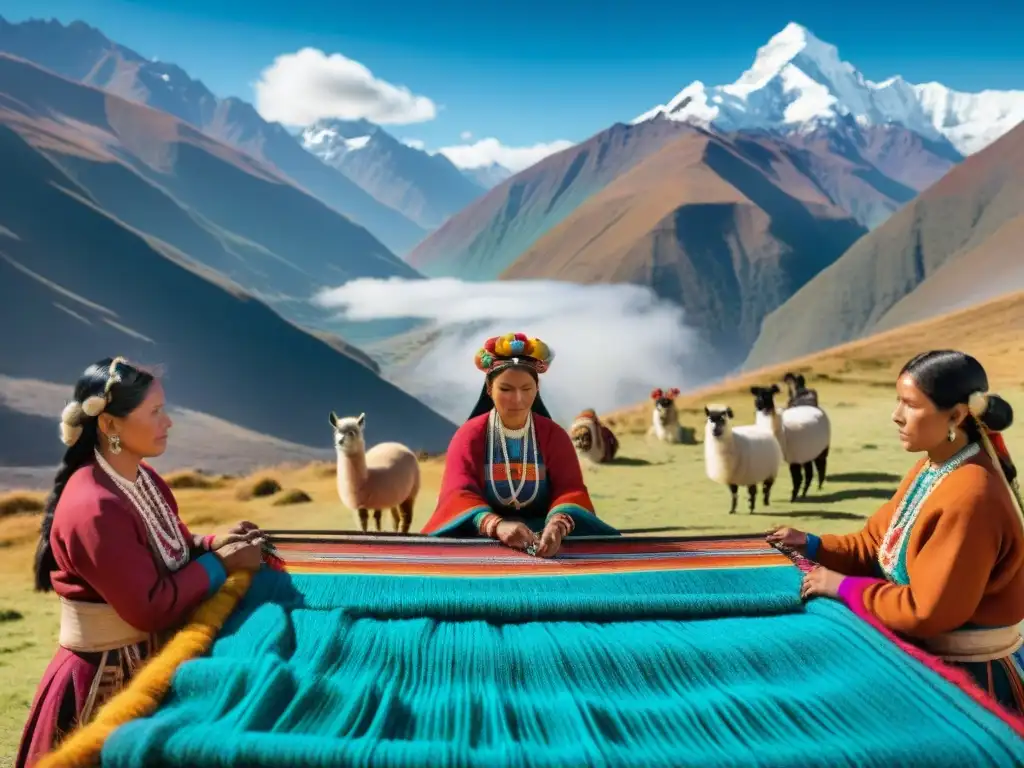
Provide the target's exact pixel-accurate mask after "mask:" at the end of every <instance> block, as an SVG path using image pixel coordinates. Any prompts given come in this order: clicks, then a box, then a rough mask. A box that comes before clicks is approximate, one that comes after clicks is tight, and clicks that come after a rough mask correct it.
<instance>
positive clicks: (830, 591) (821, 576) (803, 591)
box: [800, 565, 846, 600]
mask: <svg viewBox="0 0 1024 768" xmlns="http://www.w3.org/2000/svg"><path fill="white" fill-rule="evenodd" d="M845 578H846V577H845V576H843V574H841V573H836V572H835V571H830V570H829V569H828V568H825V567H823V566H820V565H819V566H817V567H816V568H814V569H813V570H811V571H809V572H808V573H807V575H806V576H804V580H803V583H802V584H801V585H800V597H801V598H802V599H804V600H807V599H808V598H811V597H839V585H840V584H842V583H843V579H845Z"/></svg>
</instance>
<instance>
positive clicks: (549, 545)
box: [537, 523, 565, 557]
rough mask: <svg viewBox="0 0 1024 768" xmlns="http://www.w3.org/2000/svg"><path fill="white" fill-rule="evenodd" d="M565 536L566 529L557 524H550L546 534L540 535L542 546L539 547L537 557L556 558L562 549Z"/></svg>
mask: <svg viewBox="0 0 1024 768" xmlns="http://www.w3.org/2000/svg"><path fill="white" fill-rule="evenodd" d="M564 536H565V528H564V527H563V526H561V525H558V524H557V523H548V524H547V525H546V526H545V527H544V532H543V533H541V535H540V544H538V545H537V557H554V556H555V555H557V554H558V551H559V550H560V549H561V548H562V538H563V537H564Z"/></svg>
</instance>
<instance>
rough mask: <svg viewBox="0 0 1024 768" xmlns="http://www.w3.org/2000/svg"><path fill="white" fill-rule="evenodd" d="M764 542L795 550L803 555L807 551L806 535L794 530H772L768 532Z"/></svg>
mask: <svg viewBox="0 0 1024 768" xmlns="http://www.w3.org/2000/svg"><path fill="white" fill-rule="evenodd" d="M765 540H766V541H767V542H768V543H769V544H782V545H783V546H784V547H789V548H790V549H795V550H796V551H797V552H799V553H800V554H805V552H806V550H807V534H806V533H804V532H803V531H798V530H797V529H796V528H773V529H772V530H770V531H768V533H767V535H766V536H765Z"/></svg>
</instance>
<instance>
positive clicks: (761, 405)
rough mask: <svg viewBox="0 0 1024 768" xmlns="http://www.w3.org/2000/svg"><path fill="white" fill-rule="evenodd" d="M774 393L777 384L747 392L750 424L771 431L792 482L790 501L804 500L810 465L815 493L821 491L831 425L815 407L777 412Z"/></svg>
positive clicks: (808, 483) (809, 483) (826, 417)
mask: <svg viewBox="0 0 1024 768" xmlns="http://www.w3.org/2000/svg"><path fill="white" fill-rule="evenodd" d="M778 392H779V386H778V384H772V385H771V387H751V388H750V393H751V394H752V395H753V396H754V408H755V409H756V411H757V413H756V415H755V418H754V421H755V423H757V424H761V425H763V426H765V427H767V428H769V429H771V430H772V432H773V433H774V434H775V438H776V439H777V440H778V441H779V445H780V446H782V457H783V459H784V460H785V462H786V463H787V464H789V476H790V477H791V478H792V480H793V494H792V496H791V497H790V501H796V498H797V495H800V496H807V489H808V488H810V486H811V476H812V475H813V470H812V466H811V465H812V463H813V465H814V468H816V469H817V470H818V490H821V486H822V485H823V484H824V482H825V469H826V467H827V464H828V449H829V445H830V443H831V442H832V425H831V423H830V422H829V419H828V414H827V413H825V412H824V411H823V410H822V409H821V408H818V407H816V406H812V405H795V406H793V407H792V408H783V409H777V408H776V407H775V395H776V394H777V393H778ZM801 472H802V473H803V477H802V478H801ZM801 482H802V483H803V491H802V492H801V489H800V486H801Z"/></svg>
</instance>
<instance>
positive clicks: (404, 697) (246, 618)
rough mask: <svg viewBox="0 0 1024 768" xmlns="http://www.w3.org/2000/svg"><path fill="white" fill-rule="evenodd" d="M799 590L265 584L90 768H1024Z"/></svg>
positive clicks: (758, 582)
mask: <svg viewBox="0 0 1024 768" xmlns="http://www.w3.org/2000/svg"><path fill="white" fill-rule="evenodd" d="M799 582H800V574H799V573H798V572H797V571H796V569H794V568H789V567H766V568H746V569H714V570H712V569H709V570H689V571H688V570H680V571H670V572H661V573H622V574H611V575H595V576H572V577H540V578H536V577H534V578H517V577H514V576H509V577H507V578H501V579H483V580H481V579H475V580H474V579H468V578H465V579H463V578H430V577H420V576H399V577H396V576H387V577H383V576H382V577H374V576H344V575H314V576H302V575H299V576H295V575H288V574H285V573H279V572H273V571H264V572H261V573H260V574H259V575H258V576H257V578H256V579H255V581H254V584H253V587H252V589H251V590H250V591H249V593H248V595H247V596H246V598H245V599H244V601H243V603H242V604H241V606H240V607H239V609H238V610H237V611H236V613H235V615H234V616H233V617H232V618H231V619H230V621H229V623H228V624H227V625H226V626H225V628H224V630H223V631H222V633H221V635H220V637H219V638H218V639H217V641H216V643H215V644H214V646H213V649H212V652H211V654H210V656H209V657H205V658H202V659H198V660H195V661H192V662H188V663H186V664H185V665H183V666H182V667H181V668H180V669H179V671H178V672H177V674H176V675H175V678H174V681H173V685H172V690H171V692H170V693H169V695H168V697H167V698H166V699H165V701H164V703H163V705H162V706H161V708H160V709H159V710H158V711H157V712H156V713H155V714H154V715H153V716H152V717H148V718H143V719H140V720H136V721H133V722H131V723H129V724H127V725H124V726H122V727H121V728H119V729H118V730H117V731H115V732H114V733H113V734H112V736H111V737H110V738H109V739H108V740H107V742H106V744H105V746H104V749H103V755H102V764H103V766H106V767H108V768H110V767H114V766H124V767H125V768H127V767H128V766H131V767H132V768H135V767H138V768H142V767H143V766H182V767H183V768H184V767H186V766H188V767H189V768H206V767H207V766H210V767H211V768H212V767H213V766H221V767H223V766H254V767H255V766H323V767H324V768H327V766H332V767H333V766H389V767H394V768H412V767H413V766H417V767H418V766H424V768H426V767H427V766H459V767H460V768H463V767H464V768H504V767H506V766H507V767H509V768H511V767H513V766H515V767H519V766H522V767H524V768H525V767H527V766H529V767H530V768H562V767H563V766H566V767H568V766H572V767H573V768H576V767H577V766H607V767H609V768H611V767H613V766H614V767H618V766H637V767H638V768H639V767H640V766H644V768H650V767H651V766H694V767H695V768H696V767H697V766H699V767H700V768H714V767H716V766H730V767H731V766H735V767H737V768H738V767H739V766H744V767H746V766H759V767H762V768H774V767H779V768H782V767H783V766H787V767H790V766H792V767H797V766H799V767H800V768H808V767H811V766H848V767H849V768H865V767H866V766H900V767H901V768H917V767H918V766H920V767H921V768H925V767H927V768H942V767H944V766H948V767H949V768H967V767H968V766H982V765H983V766H989V767H991V768H1019V767H1020V766H1021V765H1024V743H1022V741H1021V739H1020V738H1019V737H1018V736H1016V735H1015V734H1014V733H1013V732H1012V730H1011V729H1010V728H1009V726H1007V725H1006V724H1005V723H1003V722H1002V721H1001V720H999V718H997V717H996V716H995V715H993V714H991V713H989V712H988V711H986V710H984V709H982V708H981V707H979V706H978V705H977V704H975V703H974V702H973V701H971V700H970V698H969V697H968V696H967V695H966V694H965V693H964V692H962V691H961V690H959V689H958V688H957V687H955V686H954V685H952V684H950V683H948V682H946V681H945V680H944V679H941V678H939V677H938V676H937V675H936V674H935V673H933V672H932V671H931V670H928V669H927V668H925V667H924V666H923V665H920V664H919V663H917V662H915V661H913V660H912V659H909V658H908V657H907V656H905V655H904V654H903V653H902V652H901V651H899V650H898V649H896V648H894V647H893V646H892V645H890V644H889V643H888V642H887V641H886V640H885V639H883V638H882V637H881V636H880V635H878V634H877V633H876V632H875V631H874V630H872V629H871V628H869V627H867V626H865V625H864V624H862V623H861V622H860V621H859V620H858V619H857V618H856V617H854V616H853V615H852V614H851V613H850V612H848V611H847V609H846V608H844V607H843V606H841V605H840V604H838V603H835V602H831V601H827V600H818V601H814V602H812V603H810V604H808V605H807V606H806V607H805V606H804V605H803V604H802V603H801V602H800V600H799V599H798V597H797V592H798V585H799Z"/></svg>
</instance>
